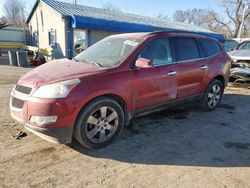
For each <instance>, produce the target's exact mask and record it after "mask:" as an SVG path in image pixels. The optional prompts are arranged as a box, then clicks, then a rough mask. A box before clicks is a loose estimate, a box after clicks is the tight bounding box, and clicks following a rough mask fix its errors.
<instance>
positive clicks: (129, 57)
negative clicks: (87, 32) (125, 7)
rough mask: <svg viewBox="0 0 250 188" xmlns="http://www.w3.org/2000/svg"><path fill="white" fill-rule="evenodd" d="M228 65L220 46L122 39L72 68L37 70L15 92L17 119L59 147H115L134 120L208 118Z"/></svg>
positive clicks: (185, 37)
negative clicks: (194, 109) (166, 114)
mask: <svg viewBox="0 0 250 188" xmlns="http://www.w3.org/2000/svg"><path fill="white" fill-rule="evenodd" d="M230 67H231V62H230V58H229V56H228V55H227V53H226V52H225V50H224V49H223V48H222V46H221V45H220V44H219V42H218V41H217V40H214V39H212V38H209V37H207V36H204V35H199V34H195V33H188V32H154V33H136V34H120V35H114V36H110V37H107V38H105V39H103V40H102V41H100V42H98V43H96V44H95V45H93V46H91V47H89V48H87V49H86V50H85V51H83V52H82V53H80V54H79V55H78V56H76V57H75V58H74V59H73V60H69V59H61V60H54V61H52V62H50V63H47V64H44V65H42V66H40V67H38V68H36V69H33V70H31V71H30V72H29V73H27V74H26V75H24V76H23V77H22V78H21V79H20V80H19V81H18V83H17V85H16V86H15V87H14V88H13V90H12V92H11V99H10V109H11V110H10V111H11V115H12V117H13V118H14V119H16V120H17V121H18V122H20V123H23V124H24V126H25V127H26V128H27V129H28V130H30V131H31V132H33V133H35V134H37V135H39V136H41V137H42V138H44V139H46V140H49V141H52V142H59V143H69V142H71V141H72V137H73V136H74V137H75V138H76V140H78V141H79V143H80V144H82V145H83V146H84V147H86V148H100V147H104V146H106V145H108V144H110V143H111V142H112V141H113V140H114V139H115V138H116V137H118V135H119V134H120V132H121V131H122V128H123V126H124V125H128V124H129V121H130V120H131V119H132V118H136V117H138V116H141V115H145V114H147V113H151V112H155V111H158V110H161V109H163V108H166V107H168V106H169V105H173V104H176V103H179V102H183V101H190V100H199V101H200V104H201V106H202V108H203V110H205V111H211V110H214V109H215V108H216V107H217V106H218V104H219V103H220V101H221V98H222V95H223V91H224V88H225V87H226V86H227V83H228V77H229V73H230Z"/></svg>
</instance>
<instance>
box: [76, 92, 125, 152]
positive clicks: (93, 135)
mask: <svg viewBox="0 0 250 188" xmlns="http://www.w3.org/2000/svg"><path fill="white" fill-rule="evenodd" d="M123 125H124V112H123V109H122V108H121V106H120V105H119V104H118V103H117V102H116V101H114V100H112V99H110V98H108V97H101V98H98V99H95V100H93V101H92V102H90V103H89V104H88V105H87V106H86V107H84V108H83V109H82V110H81V112H80V114H79V116H78V118H77V122H76V125H75V130H74V136H75V138H76V140H77V141H78V142H79V143H80V144H81V145H82V146H84V147H85V148H87V149H98V148H102V147H105V146H107V145H109V144H110V143H111V142H113V141H114V140H115V139H116V138H117V137H118V136H119V135H120V133H121V131H122V128H123Z"/></svg>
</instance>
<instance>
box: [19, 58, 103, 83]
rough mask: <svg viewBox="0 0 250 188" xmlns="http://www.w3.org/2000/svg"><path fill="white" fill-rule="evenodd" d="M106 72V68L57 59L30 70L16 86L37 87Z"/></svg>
mask: <svg viewBox="0 0 250 188" xmlns="http://www.w3.org/2000/svg"><path fill="white" fill-rule="evenodd" d="M106 71H107V69H106V68H103V67H98V66H96V65H92V64H86V63H79V62H76V61H74V60H69V59H59V60H54V61H51V62H49V63H45V64H44V65H42V66H39V67H37V68H35V69H33V70H31V71H30V72H28V73H27V74H25V75H24V76H23V77H22V78H21V79H20V80H19V82H18V84H23V85H32V86H33V87H38V86H40V85H44V84H50V83H56V82H60V81H64V80H69V79H74V78H83V77H87V76H90V75H95V74H100V73H103V72H106Z"/></svg>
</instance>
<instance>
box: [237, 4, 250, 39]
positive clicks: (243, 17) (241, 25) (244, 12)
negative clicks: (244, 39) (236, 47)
mask: <svg viewBox="0 0 250 188" xmlns="http://www.w3.org/2000/svg"><path fill="white" fill-rule="evenodd" d="M248 5H249V4H248V2H247V1H245V4H244V9H243V14H242V21H241V24H240V29H239V32H238V36H237V38H240V37H241V32H242V27H243V25H244V20H245V15H246V11H247V9H248Z"/></svg>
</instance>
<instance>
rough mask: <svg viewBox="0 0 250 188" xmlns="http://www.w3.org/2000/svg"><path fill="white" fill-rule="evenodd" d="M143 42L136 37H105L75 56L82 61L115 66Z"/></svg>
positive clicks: (102, 65)
mask: <svg viewBox="0 0 250 188" xmlns="http://www.w3.org/2000/svg"><path fill="white" fill-rule="evenodd" d="M141 42H142V39H135V38H116V37H108V38H105V39H103V40H101V41H99V42H97V43H96V44H94V45H93V46H91V47H89V48H87V49H86V50H85V51H83V52H81V53H80V54H79V55H77V56H76V57H75V60H76V61H78V62H81V63H92V64H95V65H98V66H101V67H113V66H116V65H118V64H120V63H121V61H122V60H124V58H126V57H127V56H128V55H130V53H132V51H133V50H134V49H135V48H136V47H137V46H138V45H139V44H140V43H141Z"/></svg>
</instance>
